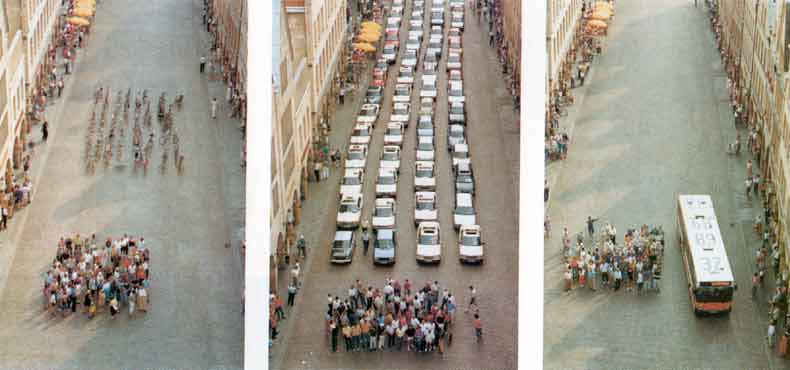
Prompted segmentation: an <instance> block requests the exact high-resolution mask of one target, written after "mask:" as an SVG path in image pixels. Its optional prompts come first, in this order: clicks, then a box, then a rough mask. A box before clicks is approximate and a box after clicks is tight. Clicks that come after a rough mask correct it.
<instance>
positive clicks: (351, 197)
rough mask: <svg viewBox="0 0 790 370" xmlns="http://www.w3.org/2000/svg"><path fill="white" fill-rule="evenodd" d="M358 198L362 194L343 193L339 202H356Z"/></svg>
mask: <svg viewBox="0 0 790 370" xmlns="http://www.w3.org/2000/svg"><path fill="white" fill-rule="evenodd" d="M359 198H362V194H359V193H354V194H349V195H344V196H343V198H341V199H340V203H345V202H354V203H356V202H357V200H358V199H359Z"/></svg>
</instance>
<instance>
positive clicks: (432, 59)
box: [425, 53, 436, 62]
mask: <svg viewBox="0 0 790 370" xmlns="http://www.w3.org/2000/svg"><path fill="white" fill-rule="evenodd" d="M425 60H426V61H428V62H435V61H436V54H433V53H431V54H427V55H425Z"/></svg>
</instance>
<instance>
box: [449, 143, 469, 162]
mask: <svg viewBox="0 0 790 370" xmlns="http://www.w3.org/2000/svg"><path fill="white" fill-rule="evenodd" d="M469 162H471V159H470V158H469V145H467V144H455V146H454V147H453V166H454V167H455V166H458V164H459V163H469Z"/></svg>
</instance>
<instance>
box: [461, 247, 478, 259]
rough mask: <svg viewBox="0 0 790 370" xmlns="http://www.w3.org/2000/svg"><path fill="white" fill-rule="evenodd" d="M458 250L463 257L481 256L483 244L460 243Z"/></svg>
mask: <svg viewBox="0 0 790 370" xmlns="http://www.w3.org/2000/svg"><path fill="white" fill-rule="evenodd" d="M458 249H459V250H458V252H459V254H460V255H462V256H465V257H481V256H483V246H482V245H475V246H470V245H461V246H459V248H458Z"/></svg>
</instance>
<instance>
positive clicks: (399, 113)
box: [390, 103, 411, 122]
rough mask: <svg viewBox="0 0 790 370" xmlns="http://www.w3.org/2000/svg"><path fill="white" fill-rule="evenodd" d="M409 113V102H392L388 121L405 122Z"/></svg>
mask: <svg viewBox="0 0 790 370" xmlns="http://www.w3.org/2000/svg"><path fill="white" fill-rule="evenodd" d="M409 113H411V104H409V103H395V104H392V114H390V121H392V122H407V121H409V115H410V114H409Z"/></svg>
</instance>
